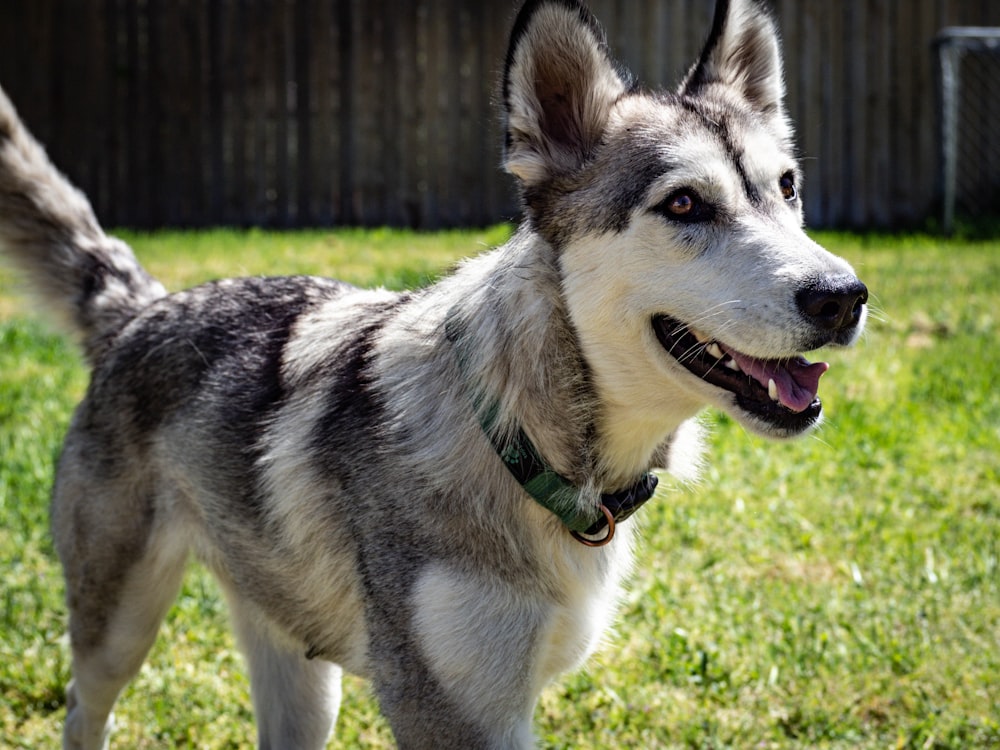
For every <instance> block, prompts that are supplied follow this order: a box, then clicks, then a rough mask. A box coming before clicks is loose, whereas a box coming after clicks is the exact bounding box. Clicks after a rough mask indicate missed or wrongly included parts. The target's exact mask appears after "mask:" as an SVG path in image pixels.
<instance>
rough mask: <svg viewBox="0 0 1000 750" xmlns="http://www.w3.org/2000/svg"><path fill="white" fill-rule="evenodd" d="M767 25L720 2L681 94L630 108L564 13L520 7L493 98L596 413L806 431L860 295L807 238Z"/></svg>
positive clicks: (861, 310)
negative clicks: (608, 408) (698, 414)
mask: <svg viewBox="0 0 1000 750" xmlns="http://www.w3.org/2000/svg"><path fill="white" fill-rule="evenodd" d="M783 98H784V84H783V81H782V67H781V56H780V51H779V44H778V37H777V33H776V30H775V25H774V22H773V20H772V18H771V16H770V14H769V12H768V10H767V9H766V8H765V7H764V6H763V5H762V4H761V3H759V2H757V1H756V0H730V1H728V2H727V0H720V2H719V3H718V6H717V9H716V16H715V21H714V24H713V27H712V29H711V32H710V35H709V39H708V42H707V44H706V46H705V48H704V51H703V52H702V55H701V57H700V59H699V60H698V61H697V62H696V63H695V64H694V66H693V67H692V68H691V70H690V72H689V73H688V75H687V76H686V78H685V80H684V81H683V82H682V84H681V85H680V87H679V89H678V90H677V91H676V92H675V93H662V92H661V93H648V92H645V91H643V90H640V89H639V88H638V87H637V86H636V85H635V83H634V81H633V79H632V77H631V75H630V74H628V73H627V72H626V71H624V69H623V68H622V67H621V66H620V65H618V64H617V63H616V62H615V61H614V60H613V59H612V58H611V57H610V55H609V52H608V49H607V46H606V43H605V41H604V35H603V31H602V30H601V28H600V26H599V25H598V24H597V22H596V21H595V20H594V18H593V17H592V16H591V15H590V13H589V12H588V11H587V10H586V9H585V8H584V7H583V6H582V5H580V4H579V3H578V2H574V1H573V0H529V2H528V3H527V5H526V6H525V7H524V8H523V9H522V11H521V13H520V15H519V16H518V19H517V22H516V24H515V27H514V31H513V34H512V37H511V45H510V50H509V52H508V55H507V62H506V68H505V73H504V79H503V106H504V114H505V118H506V120H505V121H506V151H505V166H506V168H507V169H508V171H510V172H511V173H513V174H514V175H515V176H516V177H517V178H518V181H519V183H520V187H521V192H522V198H523V203H524V207H525V211H526V216H527V220H528V222H530V225H531V227H532V228H533V229H534V230H535V231H536V232H538V233H539V234H540V235H542V236H543V237H544V238H545V239H546V240H547V241H548V242H549V243H550V244H551V245H552V247H554V248H555V249H556V251H557V253H558V256H559V263H560V266H561V269H562V273H563V293H564V295H565V298H566V303H567V307H568V309H569V314H570V317H571V318H572V320H573V324H574V325H575V326H576V328H577V331H578V335H579V338H580V341H581V345H582V347H583V349H584V352H585V355H586V357H587V359H588V362H589V364H590V366H591V367H592V369H593V373H594V378H595V382H596V387H597V388H598V389H599V390H600V391H601V397H602V402H605V403H621V404H638V405H641V408H642V409H644V410H647V411H652V410H656V409H658V408H660V409H663V410H666V412H670V413H671V414H672V415H675V414H680V413H682V412H685V411H687V412H693V411H694V410H696V409H697V408H698V407H700V406H701V405H704V404H706V403H708V404H714V405H715V406H717V407H719V408H721V409H723V410H724V411H726V412H728V413H729V414H731V415H732V416H734V417H735V418H736V419H738V420H739V421H740V422H742V423H743V424H745V425H746V426H748V427H749V428H751V429H752V430H754V431H757V432H759V433H762V434H765V435H769V436H776V437H786V436H791V435H795V434H799V433H802V432H804V431H806V430H807V429H809V428H810V427H812V426H814V425H815V424H816V423H817V422H818V420H819V419H820V415H821V410H822V407H821V404H820V401H819V399H818V397H817V395H816V393H817V387H818V381H819V377H820V375H821V374H822V373H823V372H824V371H825V370H826V367H827V366H826V365H825V364H824V363H816V364H811V363H809V362H808V361H807V360H806V359H805V358H804V357H803V356H802V355H801V353H802V352H806V351H810V350H813V349H817V348H819V347H822V346H826V345H830V344H834V345H846V344H850V343H852V342H853V341H854V340H855V339H856V338H857V337H858V335H859V334H860V332H861V329H862V327H863V325H864V320H865V317H866V301H867V290H866V289H865V286H864V285H863V284H862V283H861V282H860V281H859V280H858V279H857V277H856V276H855V274H854V272H853V270H852V269H851V267H850V266H849V265H848V264H847V263H846V262H845V261H843V260H841V259H840V258H837V257H835V256H833V255H831V254H830V253H828V252H826V251H825V250H823V249H822V248H821V247H820V246H818V245H817V244H816V243H815V242H813V241H812V240H810V239H809V238H808V237H807V236H806V234H805V233H804V231H803V229H802V200H801V194H800V193H801V172H800V170H799V167H798V164H797V162H796V159H795V156H794V151H793V145H792V131H791V126H790V124H789V122H788V119H787V117H786V114H785V109H784V103H783Z"/></svg>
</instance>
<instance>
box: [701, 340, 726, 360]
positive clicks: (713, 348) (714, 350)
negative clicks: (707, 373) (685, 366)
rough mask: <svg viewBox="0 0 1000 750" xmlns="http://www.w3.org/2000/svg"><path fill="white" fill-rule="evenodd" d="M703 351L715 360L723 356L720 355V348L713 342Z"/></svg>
mask: <svg viewBox="0 0 1000 750" xmlns="http://www.w3.org/2000/svg"><path fill="white" fill-rule="evenodd" d="M705 351H706V352H708V353H709V354H711V355H712V356H713V357H715V358H716V359H722V357H723V356H724V355H723V353H722V347H720V346H719V345H718V344H717V343H715V342H714V341H713V342H712V343H711V344H709V345H708V346H706V347H705Z"/></svg>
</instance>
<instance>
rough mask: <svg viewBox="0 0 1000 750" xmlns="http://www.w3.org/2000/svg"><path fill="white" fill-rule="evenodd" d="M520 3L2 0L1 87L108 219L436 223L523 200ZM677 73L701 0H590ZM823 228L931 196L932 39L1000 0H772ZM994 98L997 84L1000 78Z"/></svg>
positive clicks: (875, 221) (661, 69) (629, 47)
mask: <svg viewBox="0 0 1000 750" xmlns="http://www.w3.org/2000/svg"><path fill="white" fill-rule="evenodd" d="M512 5H513V2H507V1H506V0H503V1H497V0H3V2H2V4H0V85H2V86H3V87H4V88H6V89H7V91H8V93H9V94H10V95H11V97H12V98H13V99H14V101H15V103H16V104H17V106H18V108H19V110H20V111H21V113H22V115H23V116H24V117H25V119H26V120H27V122H28V124H29V127H30V128H31V129H32V130H33V131H34V132H35V133H36V135H38V137H39V138H40V139H41V140H42V141H43V142H44V143H45V144H46V145H47V147H48V149H49V152H50V154H51V155H52V157H53V159H54V160H55V161H56V163H57V164H58V165H59V166H60V167H61V168H62V169H63V170H64V171H65V172H66V173H67V174H68V175H69V176H70V177H71V178H72V179H73V180H74V181H75V182H76V183H77V184H78V185H79V186H80V187H81V188H82V189H83V190H84V191H85V192H86V193H87V194H88V195H89V196H90V198H91V200H92V201H93V203H94V205H95V207H96V209H97V212H98V215H99V216H100V218H101V220H102V221H103V222H105V223H107V224H110V225H127V226H136V227H152V226H162V225H182V226H203V225H213V224H226V225H247V224H255V225H268V226H301V225H335V224H368V225H371V224H383V223H385V224H393V225H405V226H420V227H440V226H453V225H467V224H484V223H488V222H493V221H497V220H500V219H504V218H511V217H514V216H515V215H516V212H517V207H516V199H515V196H514V193H513V187H512V184H511V182H510V180H509V178H507V177H506V176H505V175H503V174H502V172H501V170H500V169H499V158H500V142H501V139H500V133H499V128H498V121H497V116H496V113H495V110H494V101H493V94H494V91H495V85H496V81H497V76H498V74H499V70H500V66H501V65H502V60H503V54H504V51H505V48H506V41H507V34H508V31H509V27H510V22H511V19H512V16H513V7H512ZM591 7H592V8H593V10H594V12H595V13H596V14H597V16H598V17H599V18H600V19H601V21H602V22H603V23H604V25H605V27H606V28H607V31H608V36H609V41H610V43H611V46H612V49H613V50H614V51H615V53H616V54H617V55H619V56H620V57H621V58H622V59H623V60H624V61H625V62H626V63H627V64H628V65H629V66H630V67H631V68H632V69H633V70H634V71H635V72H636V73H638V74H639V77H640V79H641V80H642V81H643V82H644V83H645V84H647V85H649V86H651V87H659V86H670V87H672V86H673V85H674V84H675V83H676V81H677V80H678V78H679V77H680V76H681V75H682V73H683V71H684V70H685V68H686V67H687V65H688V64H689V63H690V62H691V61H692V60H693V59H694V57H695V56H696V55H697V53H698V50H699V48H700V45H701V42H702V40H703V39H704V37H705V35H706V33H707V31H708V27H709V24H710V20H711V12H712V3H711V2H707V0H649V1H644V2H640V1H639V0H592V3H591ZM775 7H776V12H777V16H778V19H779V22H780V25H781V29H782V34H783V37H784V42H783V44H784V49H785V56H786V78H787V84H788V97H789V106H790V110H791V113H792V115H793V117H794V119H795V121H796V123H797V127H798V132H799V143H800V147H801V152H802V155H803V157H804V162H803V163H804V166H805V170H806V190H805V200H806V207H807V215H808V218H809V220H810V222H811V223H812V224H813V225H819V226H852V227H870V226H878V227H891V226H899V225H903V224H913V223H919V222H921V221H922V220H923V219H924V217H926V216H927V215H928V214H929V213H934V212H936V211H937V208H936V205H935V202H936V200H937V198H938V196H939V192H940V191H939V188H938V181H937V173H938V146H937V140H938V139H937V135H936V133H937V124H936V117H935V112H936V108H937V106H938V105H937V104H936V94H935V87H934V75H933V67H932V53H931V42H932V39H933V37H934V35H935V34H936V33H937V32H938V30H939V29H940V28H942V27H944V26H947V25H1000V3H997V2H996V1H995V0H776V2H775ZM994 93H995V92H994Z"/></svg>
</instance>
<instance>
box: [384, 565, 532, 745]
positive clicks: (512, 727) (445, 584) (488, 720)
mask: <svg viewBox="0 0 1000 750" xmlns="http://www.w3.org/2000/svg"><path fill="white" fill-rule="evenodd" d="M407 604H408V606H406V607H402V608H400V609H402V610H404V612H405V614H404V615H403V616H402V617H400V618H399V619H396V618H393V619H395V623H396V627H392V626H390V627H385V625H384V624H383V625H382V626H379V625H375V626H374V627H373V630H372V644H371V646H372V647H371V654H372V655H373V656H372V658H373V661H374V662H375V663H374V664H373V667H374V672H375V674H374V681H375V688H376V691H377V693H378V696H379V700H380V702H381V704H382V710H383V712H384V713H385V714H386V716H387V718H388V719H389V723H390V725H391V726H392V729H393V733H394V734H395V736H396V740H397V742H398V743H399V747H400V748H404V749H405V750H410V749H411V748H433V750H442V749H443V748H528V747H532V746H533V745H534V738H533V735H532V732H531V714H532V709H533V707H534V703H535V700H536V698H537V695H538V691H539V689H540V687H541V685H540V684H539V682H540V680H539V674H540V669H539V668H538V663H537V662H538V648H537V643H538V641H539V635H540V633H541V632H542V631H543V623H544V622H545V619H546V616H545V613H546V611H547V607H546V606H545V603H544V602H543V601H542V599H541V597H539V596H538V595H537V594H533V593H530V592H526V591H525V590H524V589H523V588H521V587H518V586H514V585H512V584H511V583H510V582H507V581H503V580H502V579H498V578H497V577H496V576H495V575H492V576H491V575H488V574H486V573H482V574H478V575H477V574H475V573H469V572H466V571H464V570H463V571H460V570H458V569H457V568H456V567H453V566H451V565H449V564H447V563H444V562H436V563H432V564H430V565H428V566H426V568H425V569H424V570H423V571H422V572H421V573H420V575H419V576H417V579H416V582H415V585H414V586H413V588H412V592H411V595H410V597H409V602H408V603H407ZM400 625H402V626H403V627H402V628H400V627H399V626H400Z"/></svg>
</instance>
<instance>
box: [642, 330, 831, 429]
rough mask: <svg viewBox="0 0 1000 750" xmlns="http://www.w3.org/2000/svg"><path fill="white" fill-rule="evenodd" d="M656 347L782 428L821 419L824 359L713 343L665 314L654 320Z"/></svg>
mask: <svg viewBox="0 0 1000 750" xmlns="http://www.w3.org/2000/svg"><path fill="white" fill-rule="evenodd" d="M653 330H654V331H655V332H656V338H657V339H658V340H659V342H660V345H661V346H663V348H664V349H665V350H666V351H667V353H669V354H670V355H671V356H673V357H674V359H676V360H677V361H678V362H679V363H680V364H682V365H683V366H684V367H685V368H686V369H687V370H688V371H689V372H691V373H692V374H693V375H695V376H697V377H698V378H701V379H702V380H704V381H705V382H706V383H709V384H711V385H714V386H715V387H717V388H722V389H725V390H727V391H730V392H731V393H733V394H734V395H735V396H736V403H737V404H738V405H739V406H740V408H742V409H743V410H744V411H747V412H749V413H751V414H753V415H754V416H756V417H758V418H759V419H761V420H764V421H765V422H767V423H768V424H769V425H771V426H772V427H774V428H777V429H779V430H782V431H787V432H802V431H803V430H805V429H807V428H808V427H809V426H810V425H812V424H814V423H815V422H816V420H818V419H819V416H820V413H821V412H822V410H823V405H822V403H821V402H820V400H819V398H818V397H817V395H816V393H817V391H818V390H819V379H820V377H821V376H822V375H823V373H824V372H826V371H827V369H828V368H829V365H828V364H827V363H826V362H815V363H813V362H809V360H807V359H806V358H805V357H803V356H801V355H795V356H792V357H785V358H781V359H758V358H756V357H751V356H749V355H747V354H743V353H742V352H739V351H737V350H736V349H733V348H731V347H729V346H727V345H726V344H724V343H723V342H721V341H716V340H714V339H712V338H710V337H708V336H706V335H704V334H702V333H700V332H698V331H697V330H696V329H694V328H691V327H690V326H687V325H685V324H684V323H681V322H680V321H678V320H676V319H674V318H671V317H669V316H667V315H657V316H656V317H654V318H653Z"/></svg>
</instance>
